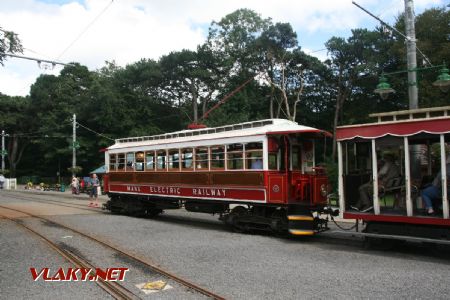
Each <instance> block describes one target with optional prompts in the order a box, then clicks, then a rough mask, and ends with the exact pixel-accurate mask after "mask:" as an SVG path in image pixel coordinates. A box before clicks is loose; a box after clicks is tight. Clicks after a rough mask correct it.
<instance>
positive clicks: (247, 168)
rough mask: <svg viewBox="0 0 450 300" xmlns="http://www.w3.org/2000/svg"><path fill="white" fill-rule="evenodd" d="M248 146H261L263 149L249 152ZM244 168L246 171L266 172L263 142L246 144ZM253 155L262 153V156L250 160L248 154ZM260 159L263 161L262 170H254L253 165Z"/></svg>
mask: <svg viewBox="0 0 450 300" xmlns="http://www.w3.org/2000/svg"><path fill="white" fill-rule="evenodd" d="M248 144H261V148H259V149H250V150H247V147H248V146H247V145H248ZM244 152H245V153H244V168H245V170H255V171H261V170H264V143H263V142H262V141H261V142H249V143H246V144H244ZM253 153H260V156H257V157H255V158H250V157H249V155H248V154H253ZM257 159H259V160H260V161H261V168H258V169H253V168H252V167H251V165H252V163H253V161H254V160H257ZM248 163H250V165H248Z"/></svg>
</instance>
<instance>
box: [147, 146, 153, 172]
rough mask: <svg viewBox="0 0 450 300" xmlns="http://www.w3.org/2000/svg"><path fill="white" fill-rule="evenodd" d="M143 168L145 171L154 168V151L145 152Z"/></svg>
mask: <svg viewBox="0 0 450 300" xmlns="http://www.w3.org/2000/svg"><path fill="white" fill-rule="evenodd" d="M145 170H147V171H154V170H155V152H154V151H147V152H145Z"/></svg>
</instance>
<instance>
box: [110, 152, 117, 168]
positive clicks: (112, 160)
mask: <svg viewBox="0 0 450 300" xmlns="http://www.w3.org/2000/svg"><path fill="white" fill-rule="evenodd" d="M116 163H117V157H116V154H110V155H109V170H110V171H115V170H116V167H117V165H116Z"/></svg>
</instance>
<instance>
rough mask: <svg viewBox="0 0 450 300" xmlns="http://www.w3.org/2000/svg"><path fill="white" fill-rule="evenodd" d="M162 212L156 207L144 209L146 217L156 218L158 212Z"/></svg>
mask: <svg viewBox="0 0 450 300" xmlns="http://www.w3.org/2000/svg"><path fill="white" fill-rule="evenodd" d="M162 212H163V210H162V209H157V208H151V209H147V210H146V211H145V213H146V217H147V218H150V219H151V218H156V217H157V216H158V215H159V214H161V213H162Z"/></svg>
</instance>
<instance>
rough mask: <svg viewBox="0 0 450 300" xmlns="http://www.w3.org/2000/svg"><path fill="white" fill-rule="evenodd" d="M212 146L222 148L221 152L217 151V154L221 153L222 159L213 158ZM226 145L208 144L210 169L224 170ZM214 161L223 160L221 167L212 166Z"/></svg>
mask: <svg viewBox="0 0 450 300" xmlns="http://www.w3.org/2000/svg"><path fill="white" fill-rule="evenodd" d="M213 148H222V149H223V152H218V153H219V154H223V158H222V159H213ZM226 149H227V147H226V145H212V146H209V151H210V155H209V167H210V170H211V171H224V170H226V164H227V163H226V157H227V152H226ZM215 161H222V162H223V167H213V163H214V162H215Z"/></svg>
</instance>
